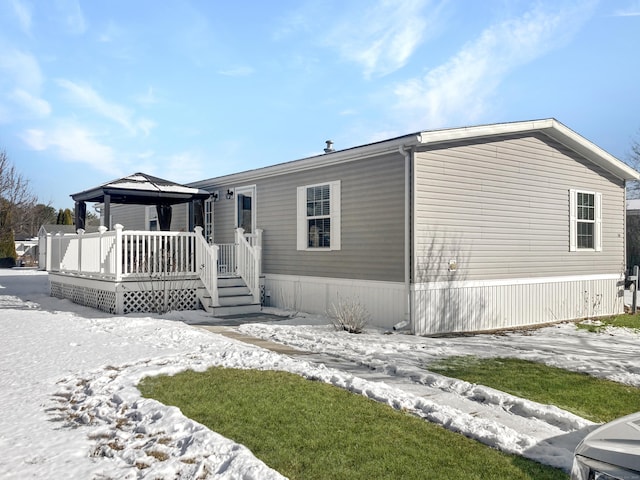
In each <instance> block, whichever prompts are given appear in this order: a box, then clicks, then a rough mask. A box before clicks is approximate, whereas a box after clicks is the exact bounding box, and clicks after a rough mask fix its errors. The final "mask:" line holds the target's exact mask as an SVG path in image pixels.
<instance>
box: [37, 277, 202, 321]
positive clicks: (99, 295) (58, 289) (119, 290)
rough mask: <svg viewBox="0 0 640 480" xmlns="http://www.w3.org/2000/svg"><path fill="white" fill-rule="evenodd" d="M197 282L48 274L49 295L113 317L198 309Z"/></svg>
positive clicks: (199, 306)
mask: <svg viewBox="0 0 640 480" xmlns="http://www.w3.org/2000/svg"><path fill="white" fill-rule="evenodd" d="M199 282H200V281H199V280H191V279H190V280H181V281H175V280H171V281H166V282H162V281H158V280H153V281H142V280H141V281H135V282H108V281H104V280H96V279H90V278H81V277H77V276H69V275H51V276H50V286H51V296H52V297H56V298H65V299H68V300H71V301H72V302H73V303H77V304H78V305H84V306H86V307H92V308H97V309H98V310H102V311H103V312H107V313H112V314H126V313H134V312H136V313H157V312H162V311H176V310H197V309H200V308H201V305H200V301H199V300H198V297H197V295H196V292H197V289H198V287H199V286H200V283H199Z"/></svg>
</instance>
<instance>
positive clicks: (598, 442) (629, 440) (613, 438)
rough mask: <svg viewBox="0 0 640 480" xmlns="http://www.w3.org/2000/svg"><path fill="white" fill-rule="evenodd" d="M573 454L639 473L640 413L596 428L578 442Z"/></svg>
mask: <svg viewBox="0 0 640 480" xmlns="http://www.w3.org/2000/svg"><path fill="white" fill-rule="evenodd" d="M575 453H576V455H582V456H583V457H588V458H592V459H594V460H598V461H600V462H605V463H609V464H611V465H617V466H619V467H622V468H626V469H628V470H633V471H636V472H638V473H640V412H638V413H633V414H631V415H627V416H626V417H622V418H619V419H617V420H614V421H612V422H609V423H607V424H605V425H603V426H602V427H600V428H597V429H596V430H594V431H593V432H591V433H590V434H589V435H587V436H586V437H585V438H584V440H582V442H580V444H579V445H578V446H577V447H576V451H575Z"/></svg>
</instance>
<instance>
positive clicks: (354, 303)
mask: <svg viewBox="0 0 640 480" xmlns="http://www.w3.org/2000/svg"><path fill="white" fill-rule="evenodd" d="M327 315H328V316H329V318H330V319H331V323H332V324H333V326H334V327H335V329H336V330H346V331H347V332H349V333H361V332H362V329H363V328H364V327H365V325H366V324H367V322H368V321H369V312H368V311H367V309H366V308H365V307H364V305H362V304H361V303H360V302H359V301H358V300H357V299H354V298H350V299H343V298H341V297H340V295H338V303H332V304H331V308H330V309H329V312H327Z"/></svg>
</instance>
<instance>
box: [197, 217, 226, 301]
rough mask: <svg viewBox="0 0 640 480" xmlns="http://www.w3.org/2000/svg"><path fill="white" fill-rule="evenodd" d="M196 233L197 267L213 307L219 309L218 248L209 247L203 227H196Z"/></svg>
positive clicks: (214, 246)
mask: <svg viewBox="0 0 640 480" xmlns="http://www.w3.org/2000/svg"><path fill="white" fill-rule="evenodd" d="M194 230H195V232H196V262H197V263H196V265H197V267H198V271H199V274H200V280H202V283H203V285H204V288H205V289H206V290H207V292H209V295H210V296H211V306H213V307H219V306H220V301H219V300H218V246H217V245H215V244H213V245H209V243H207V240H206V239H205V238H204V235H202V227H195V229H194Z"/></svg>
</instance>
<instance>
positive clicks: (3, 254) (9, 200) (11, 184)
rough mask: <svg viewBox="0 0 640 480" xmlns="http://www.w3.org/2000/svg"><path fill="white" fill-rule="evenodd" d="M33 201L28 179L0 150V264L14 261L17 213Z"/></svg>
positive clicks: (8, 263)
mask: <svg viewBox="0 0 640 480" xmlns="http://www.w3.org/2000/svg"><path fill="white" fill-rule="evenodd" d="M35 203H36V197H35V195H33V194H32V193H31V190H30V188H29V181H28V180H27V179H26V178H25V177H23V176H22V174H20V173H19V172H18V171H17V170H16V168H15V166H14V165H13V164H12V163H11V162H10V161H9V157H8V156H7V153H6V152H5V151H0V266H9V267H10V266H13V264H14V263H15V260H16V251H15V244H14V239H15V236H14V231H15V227H16V220H17V213H18V211H19V210H21V209H25V208H28V207H29V206H33V205H35Z"/></svg>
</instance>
